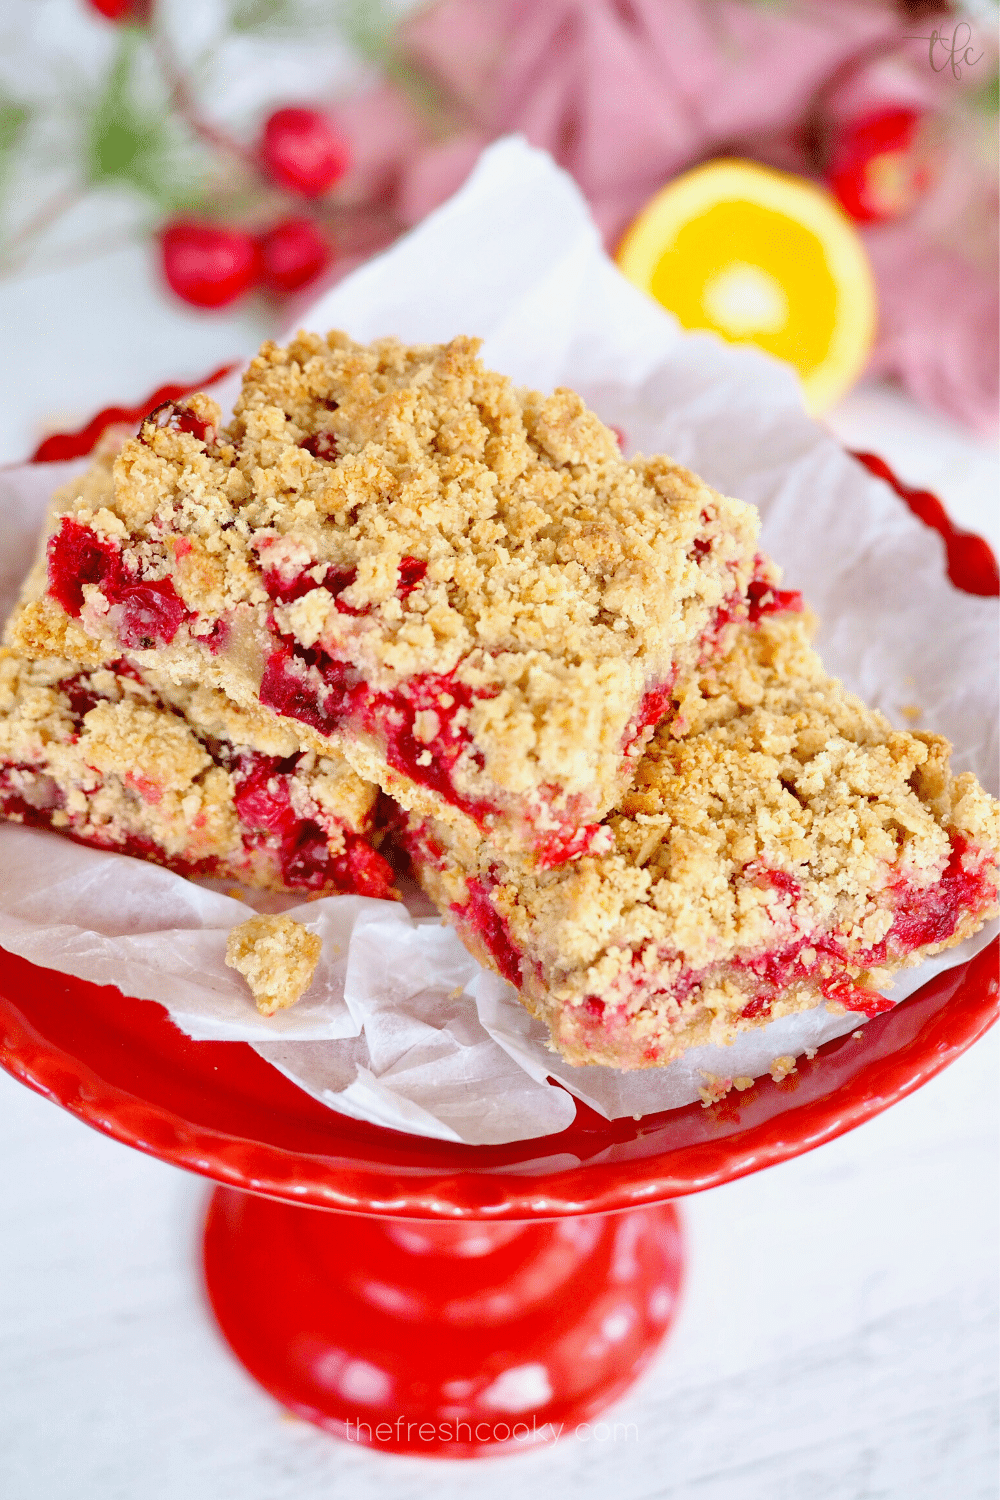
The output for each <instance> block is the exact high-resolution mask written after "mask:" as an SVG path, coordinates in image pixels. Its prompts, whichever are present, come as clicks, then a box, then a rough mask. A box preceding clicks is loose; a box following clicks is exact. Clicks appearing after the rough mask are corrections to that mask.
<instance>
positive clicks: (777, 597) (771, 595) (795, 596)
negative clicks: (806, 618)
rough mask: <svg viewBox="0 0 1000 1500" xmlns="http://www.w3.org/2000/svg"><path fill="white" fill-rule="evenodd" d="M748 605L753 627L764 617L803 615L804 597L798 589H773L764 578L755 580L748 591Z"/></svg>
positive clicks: (749, 617)
mask: <svg viewBox="0 0 1000 1500" xmlns="http://www.w3.org/2000/svg"><path fill="white" fill-rule="evenodd" d="M747 604H748V610H747V618H748V620H749V621H750V624H751V625H755V624H756V623H757V621H758V620H760V619H763V617H764V615H780V614H784V613H786V612H787V613H790V614H801V613H802V595H801V594H800V593H799V591H798V589H776V588H772V586H771V584H769V583H765V582H764V580H763V579H762V578H755V579H754V580H753V582H752V583H751V584H750V586H749V588H748V589H747Z"/></svg>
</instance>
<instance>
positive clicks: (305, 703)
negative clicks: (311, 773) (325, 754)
mask: <svg viewBox="0 0 1000 1500" xmlns="http://www.w3.org/2000/svg"><path fill="white" fill-rule="evenodd" d="M332 665H333V663H331V666H332ZM259 697H260V701H261V703H263V704H264V706H265V707H266V708H273V709H274V711H275V712H276V713H279V714H284V716H285V717H286V718H289V719H298V720H300V722H301V723H303V724H311V725H312V727H313V728H314V729H318V730H319V732H320V734H329V733H330V732H331V731H332V730H333V729H334V728H335V726H336V725H337V723H338V722H339V721H340V719H341V718H342V717H343V708H344V703H343V695H342V694H338V693H337V692H336V691H334V692H332V693H331V692H329V691H327V688H326V684H325V683H322V684H317V683H315V682H314V681H312V679H311V676H309V675H307V674H306V670H305V667H304V666H303V665H302V664H301V663H298V662H296V660H295V658H294V657H293V656H292V654H291V653H290V652H287V651H272V653H271V655H270V656H269V657H268V659H267V665H266V666H265V668H264V675H263V677H262V678H261V683H260V692H259Z"/></svg>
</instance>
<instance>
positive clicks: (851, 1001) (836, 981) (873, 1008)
mask: <svg viewBox="0 0 1000 1500" xmlns="http://www.w3.org/2000/svg"><path fill="white" fill-rule="evenodd" d="M820 989H821V990H822V991H823V994H824V995H825V996H826V998H827V1000H836V1001H837V1002H838V1003H839V1004H840V1005H843V1006H844V1007H846V1009H847V1010H850V1011H854V1012H855V1013H856V1014H857V1015H859V1016H867V1017H868V1019H869V1020H871V1018H872V1016H878V1015H881V1014H882V1012H883V1011H886V1010H892V1007H893V1005H894V1003H895V1002H894V1001H892V1000H887V999H886V998H885V996H884V995H879V994H878V993H877V992H876V991H875V990H866V989H864V988H862V986H861V985H858V984H855V983H854V981H853V980H852V979H851V978H849V976H848V975H847V974H836V975H834V976H833V977H832V978H831V979H824V980H821V982H820ZM744 1014H746V1012H744Z"/></svg>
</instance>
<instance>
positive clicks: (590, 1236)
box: [0, 392, 998, 1457]
mask: <svg viewBox="0 0 1000 1500" xmlns="http://www.w3.org/2000/svg"><path fill="white" fill-rule="evenodd" d="M157 394H158V395H159V394H161V393H157ZM171 394H173V392H171ZM143 414H144V413H143V411H142V410H140V409H136V411H135V412H129V413H128V414H127V415H128V418H129V419H132V418H137V417H138V416H141V415H143ZM122 416H123V413H121V412H119V411H116V412H114V414H113V416H112V417H111V419H112V420H120V419H121V418H122ZM101 428H102V422H101V419H100V418H95V420H94V422H92V423H90V424H89V425H88V427H87V428H86V429H85V430H84V431H83V433H81V434H78V435H73V436H71V437H70V438H68V439H66V440H64V441H62V442H61V444H59V445H56V446H55V451H51V452H48V453H46V454H45V455H43V457H51V458H69V457H74V456H77V454H79V453H85V452H87V451H89V448H90V446H91V445H92V444H93V442H94V441H95V440H96V437H97V436H98V435H99V432H100V430H101ZM74 442H75V443H76V445H77V446H76V447H74V446H73V443H74ZM862 461H864V462H865V463H866V464H867V465H868V466H869V467H872V468H875V466H876V465H877V466H878V468H877V470H876V472H879V473H880V474H881V477H884V478H888V479H889V480H890V482H894V481H893V479H892V476H891V475H890V474H888V471H885V467H884V465H881V463H880V461H879V460H877V459H872V458H871V457H870V456H868V455H865V456H863V459H862ZM899 489H900V493H901V494H903V497H904V498H905V499H907V500H908V503H910V504H912V505H913V507H914V509H917V510H918V513H921V512H920V509H919V506H920V505H922V506H923V509H924V511H925V512H926V511H928V506H927V503H926V502H928V501H930V502H933V505H937V502H936V501H934V498H933V496H925V495H923V493H922V492H909V493H907V492H905V491H904V490H903V489H902V487H899ZM914 496H915V497H916V503H915V501H914V499H913V497H914ZM938 510H939V511H940V507H939V506H938ZM943 516H944V513H943V511H941V512H940V517H942V518H943ZM923 518H924V519H926V520H928V522H929V524H933V525H937V526H938V529H939V530H941V531H942V535H944V536H945V540H946V545H947V549H948V566H949V572H950V575H951V577H952V579H953V581H954V582H956V583H957V584H959V586H960V587H966V588H969V589H970V591H972V592H976V593H983V594H986V593H991V592H995V591H996V573H995V562H994V561H993V559H992V554H990V552H989V549H988V548H987V547H986V546H985V543H982V542H980V539H978V538H966V537H963V536H962V534H960V533H956V532H954V531H953V530H952V529H951V528H950V527H948V526H947V521H946V518H945V520H944V525H941V524H939V517H938V516H936V515H935V514H934V513H933V510H932V508H931V511H930V513H928V514H924V517H923ZM946 527H947V529H945V528H946ZM983 549H985V552H984V550H983ZM991 564H992V567H993V571H992V573H991V572H990V565H991ZM997 998H998V983H997V945H996V943H994V944H992V945H991V947H990V948H988V949H987V950H985V951H984V952H983V953H981V954H980V955H979V956H978V957H977V958H975V959H974V960H973V961H972V962H971V963H968V964H964V965H960V966H958V967H956V968H953V969H952V970H950V971H949V972H948V973H946V974H943V975H941V976H939V977H938V978H937V979H935V980H933V981H932V982H931V983H929V984H927V985H925V986H924V988H923V989H922V990H920V991H919V992H918V993H917V994H915V995H913V996H911V997H910V998H909V999H908V1000H905V1001H903V1002H902V1003H901V1004H900V1005H898V1006H897V1007H895V1009H893V1010H891V1011H889V1012H888V1013H886V1014H884V1015H882V1016H880V1017H877V1018H876V1019H874V1020H871V1021H869V1022H868V1023H867V1025H865V1026H864V1028H863V1030H862V1031H861V1032H860V1034H859V1035H858V1036H857V1037H855V1036H846V1037H842V1038H840V1039H838V1040H836V1041H833V1042H829V1043H828V1044H827V1045H826V1046H825V1047H822V1048H821V1049H820V1050H819V1052H818V1053H817V1054H816V1056H815V1057H814V1058H813V1059H812V1060H806V1059H804V1058H803V1059H801V1060H800V1061H799V1064H798V1070H797V1072H796V1073H794V1074H793V1075H791V1076H790V1077H788V1078H786V1079H785V1080H783V1081H782V1082H781V1083H777V1084H776V1083H773V1082H772V1081H771V1080H770V1079H764V1080H758V1081H757V1083H756V1084H755V1085H754V1087H753V1088H752V1089H750V1090H748V1091H747V1092H746V1093H743V1094H740V1095H738V1096H733V1095H730V1096H728V1097H727V1099H725V1100H723V1101H722V1102H721V1103H719V1104H717V1105H713V1106H712V1107H710V1108H708V1109H705V1108H703V1107H702V1106H701V1105H700V1104H694V1105H689V1106H687V1107H686V1108H684V1109H677V1110H671V1111H668V1112H666V1113H663V1114H658V1115H647V1116H644V1117H643V1118H642V1119H641V1120H639V1121H634V1120H631V1119H626V1120H616V1121H613V1122H610V1123H609V1122H608V1121H607V1120H604V1119H603V1118H601V1117H600V1116H598V1115H596V1114H595V1113H594V1112H593V1111H591V1110H590V1109H588V1108H586V1107H585V1106H584V1105H582V1104H578V1105H577V1115H576V1119H575V1120H574V1122H573V1124H572V1125H571V1126H570V1128H569V1129H567V1130H565V1131H563V1132H562V1133H561V1134H559V1135H554V1136H546V1137H544V1138H542V1139H540V1140H532V1141H518V1142H515V1143H512V1144H510V1145H506V1146H492V1147H487V1146H478V1147H472V1146H464V1145H453V1144H450V1143H444V1142H441V1141H434V1140H428V1139H425V1138H423V1137H420V1136H411V1135H404V1134H401V1133H398V1132H396V1131H392V1130H386V1129H383V1128H381V1127H378V1126H374V1125H366V1124H362V1123H359V1122H356V1121H353V1120H350V1119H347V1118H345V1117H343V1116H341V1115H338V1114H335V1113H334V1112H332V1111H331V1110H328V1109H326V1108H324V1107H323V1106H322V1105H321V1104H319V1103H317V1102H316V1101H315V1100H314V1099H312V1098H311V1097H310V1096H309V1095H308V1094H306V1093H304V1092H303V1091H301V1090H300V1089H298V1088H296V1087H295V1086H294V1085H293V1084H292V1083H290V1082H289V1081H288V1080H287V1079H286V1078H285V1077H284V1076H283V1075H282V1074H281V1073H279V1072H278V1071H277V1070H276V1069H275V1068H272V1067H271V1066H269V1065H268V1064H267V1063H265V1062H264V1061H263V1060H262V1059H261V1058H260V1057H259V1056H258V1055H257V1054H256V1053H255V1052H254V1051H253V1050H252V1048H251V1047H249V1046H248V1045H246V1044H245V1043H241V1042H194V1041H191V1040H190V1039H189V1038H187V1037H186V1036H184V1035H183V1034H182V1033H181V1032H180V1031H178V1030H177V1029H176V1027H175V1026H174V1025H173V1024H172V1022H171V1021H170V1019H169V1017H168V1015H167V1012H166V1011H165V1010H164V1009H163V1008H162V1007H161V1006H159V1005H157V1004H155V1003H154V1002H152V1001H142V1000H134V999H129V998H126V997H125V996H123V995H121V994H120V993H119V992H118V991H117V990H115V989H113V988H98V987H97V986H94V985H91V984H87V983H84V982H83V981H81V980H77V979H74V978H70V977H67V976H65V975H61V974H55V973H53V972H51V971H49V970H44V969H38V968H35V967H33V966H32V965H30V964H28V963H26V962H24V961H23V960H21V959H17V958H15V957H12V956H11V955H9V954H7V953H4V952H3V951H2V950H0V1064H2V1066H3V1067H4V1068H5V1069H6V1070H7V1071H8V1072H9V1073H11V1074H12V1075H13V1076H14V1077H15V1078H17V1079H19V1080H20V1081H21V1082H23V1083H25V1084H27V1085H28V1086H29V1087H30V1088H33V1089H35V1090H37V1091H38V1092H39V1093H41V1094H44V1095H46V1096H47V1097H48V1098H49V1099H51V1100H53V1102H54V1103H57V1104H61V1105H62V1106H63V1108H65V1109H68V1110H69V1111H71V1113H73V1114H75V1115H77V1116H78V1117H79V1118H80V1119H81V1120H84V1121H85V1122H86V1123H87V1124H89V1125H92V1126H94V1127H95V1128H96V1129H98V1130H100V1131H102V1132H104V1134H106V1135H109V1136H111V1137H113V1138H114V1139H115V1140H118V1141H122V1142H124V1143H125V1144H126V1145H129V1146H134V1147H136V1148H137V1149H138V1150H140V1151H145V1152H147V1153H149V1154H150V1155H153V1156H157V1157H159V1158H160V1159H161V1160H163V1161H168V1162H172V1163H173V1164H174V1165H176V1166H179V1167H185V1168H187V1169H188V1170H190V1171H192V1172H198V1173H201V1174H202V1175H203V1176H205V1177H209V1178H211V1179H213V1180H214V1181H215V1182H216V1183H217V1184H218V1186H217V1187H216V1188H215V1191H214V1193H213V1195H212V1199H211V1203H210V1206H209V1210H208V1217H207V1221H206V1226H205V1240H204V1267H205V1277H206V1282H207V1287H208V1295H209V1298H210V1300H211V1304H212V1307H213V1309H214V1312H215V1315H216V1318H217V1319H218V1322H219V1324H220V1326H221V1328H222V1331H223V1333H224V1334H225V1336H226V1338H227V1339H228V1341H229V1343H230V1345H231V1347H232V1349H233V1351H234V1353H235V1354H236V1356H237V1357H238V1358H239V1359H240V1360H241V1361H242V1363H243V1364H244V1365H245V1366H246V1368H247V1369H248V1370H249V1372H250V1373H251V1374H252V1375H253V1376H254V1377H255V1378H256V1379H257V1380H258V1381H259V1382H260V1384H261V1385H263V1386H264V1387H265V1388H266V1389H267V1390H268V1391H270V1392H271V1393H272V1395H274V1396H275V1397H276V1398H277V1400H278V1401H280V1402H281V1403H282V1405H283V1406H285V1407H286V1408H288V1409H289V1410H290V1411H292V1412H294V1413H296V1414H297V1415H299V1416H302V1417H305V1418H307V1419H308V1420H309V1421H312V1422H315V1423H317V1424H318V1425H320V1426H322V1427H324V1428H326V1429H327V1430H329V1431H330V1432H333V1433H336V1434H338V1435H341V1436H343V1437H347V1438H350V1439H351V1440H352V1441H354V1442H363V1443H367V1444H369V1445H371V1446H373V1447H375V1448H377V1449H391V1450H394V1451H397V1452H399V1451H409V1452H418V1453H423V1454H432V1453H433V1454H437V1455H439V1456H452V1457H469V1456H474V1455H478V1454H484V1453H489V1452H491V1451H493V1452H496V1451H500V1450H503V1451H510V1448H511V1446H517V1445H518V1444H525V1445H528V1444H531V1443H533V1442H535V1441H539V1440H546V1441H550V1440H551V1439H552V1438H553V1437H554V1436H556V1435H558V1433H560V1432H562V1431H564V1430H567V1429H570V1430H571V1429H572V1428H573V1427H574V1426H575V1425H576V1424H578V1423H580V1422H582V1421H586V1420H589V1419H590V1418H591V1417H593V1416H594V1415H595V1414H596V1413H597V1412H599V1411H600V1410H601V1409H602V1408H603V1407H605V1406H606V1405H607V1404H608V1403H609V1402H611V1401H612V1400H614V1398H615V1397H616V1396H618V1395H619V1394H620V1393H621V1392H622V1391H624V1390H625V1389H626V1387H627V1386H628V1385H629V1384H630V1383H631V1382H632V1381H633V1380H634V1379H635V1378H636V1376H637V1375H638V1374H639V1373H640V1372H641V1370H642V1369H643V1368H644V1367H645V1365H646V1364H647V1363H648V1362H649V1360H650V1359H651V1358H652V1355H653V1353H654V1352H655V1350H656V1348H657V1346H658V1345H659V1343H660V1341H661V1340H662V1338H663V1336H664V1334H665V1333H666V1331H667V1329H668V1327H669V1325H670V1322H671V1319H672V1317H673V1314H674V1310H675V1307H676V1303H677V1296H678V1291H679V1287H680V1281H681V1268H682V1252H681V1243H680V1234H679V1227H678V1221H677V1216H676V1212H675V1210H674V1207H673V1204H672V1201H671V1200H673V1199H674V1198H678V1197H682V1196H684V1195H685V1194H688V1193H696V1192H700V1191H702V1190H703V1189H705V1188H710V1187H715V1186H718V1185H720V1184H721V1183H724V1182H729V1181H731V1180H732V1179H734V1178H736V1177H741V1176H744V1175H746V1174H748V1173H751V1172H759V1171H761V1170H762V1169H763V1168H765V1167H768V1166H772V1165H774V1164H775V1163H777V1162H781V1161H786V1160H788V1159H789V1158H790V1157H793V1156H797V1155H800V1154H801V1153H802V1152H805V1151H810V1150H812V1149H813V1148H814V1147H816V1146H819V1145H822V1144H823V1143H824V1142H825V1141H829V1140H832V1139H834V1137H836V1136H838V1135H842V1134H843V1133H844V1132H845V1131H848V1130H852V1129H854V1127H855V1126H857V1125H860V1124H862V1123H863V1122H864V1121H865V1120H869V1119H871V1118H872V1117H873V1116H874V1115H877V1114H879V1113H880V1112H881V1111H882V1110H884V1109H887V1108H888V1107H889V1106H890V1105H891V1104H894V1103H896V1101H897V1100H899V1099H902V1098H904V1097H905V1096H906V1095H907V1094H909V1093H911V1092H912V1091H913V1090H914V1089H917V1088H919V1087H920V1086H921V1085H922V1084H924V1083H926V1082H927V1081H928V1080H929V1079H931V1078H932V1077H934V1075H935V1074H936V1073H938V1072H940V1071H941V1069H942V1068H944V1067H946V1066H947V1065H948V1064H949V1063H950V1062H952V1061H954V1059H955V1058H957V1057H958V1056H959V1055H960V1054H961V1053H962V1052H964V1051H965V1050H966V1048H968V1047H969V1046H971V1045H972V1043H973V1042H975V1041H976V1040H977V1038H978V1037H980V1036H981V1035H982V1034H983V1033H984V1032H985V1031H986V1030H987V1029H988V1028H989V1026H991V1025H992V1024H993V1022H994V1021H995V1019H996V1016H997V1010H998V1003H997ZM553 1086H555V1085H553Z"/></svg>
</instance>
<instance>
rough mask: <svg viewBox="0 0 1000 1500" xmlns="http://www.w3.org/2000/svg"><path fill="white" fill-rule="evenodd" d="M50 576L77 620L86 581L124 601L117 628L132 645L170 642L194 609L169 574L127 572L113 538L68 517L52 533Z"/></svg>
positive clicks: (52, 589) (58, 596)
mask: <svg viewBox="0 0 1000 1500" xmlns="http://www.w3.org/2000/svg"><path fill="white" fill-rule="evenodd" d="M48 576H49V592H50V593H51V594H52V596H53V598H55V599H56V600H58V602H59V603H60V604H61V605H62V607H63V609H64V610H65V611H66V613H67V614H68V615H72V616H73V618H74V619H75V618H76V617H77V616H78V615H79V613H80V611H81V609H82V608H83V586H84V584H86V583H92V584H95V585H96V586H97V587H98V588H99V589H100V591H101V593H102V594H103V595H104V597H105V599H107V601H108V603H109V604H110V605H120V606H121V613H120V617H119V619H118V621H117V629H116V633H117V636H118V639H119V641H120V642H121V644H122V645H123V646H128V647H130V648H132V649H133V650H141V649H148V648H149V647H152V646H155V645H158V644H161V643H162V644H164V645H167V644H169V643H170V641H172V640H173V638H174V636H175V635H176V634H177V631H178V629H179V627H180V625H181V623H182V622H183V621H184V620H185V619H187V618H188V617H189V614H190V611H189V610H188V608H187V606H186V605H185V603H184V601H183V600H182V599H180V598H179V597H178V595H177V593H176V591H175V589H174V586H173V584H172V583H171V581H170V579H169V578H163V579H158V580H155V581H153V582H151V583H144V582H143V581H142V579H140V578H137V577H135V576H134V575H133V574H131V573H130V572H129V571H128V569H127V567H126V565H125V559H124V558H123V557H122V554H121V553H120V552H119V550H118V548H117V547H116V546H115V545H114V543H113V542H109V541H105V540H104V538H102V537H99V536H98V535H97V534H96V532H94V531H91V529H90V527H89V526H81V525H80V523H79V522H78V521H74V520H72V519H71V518H70V517H69V516H64V517H63V519H62V522H61V523H60V526H59V530H58V531H57V532H56V533H55V534H54V535H53V536H52V537H50V538H49V544H48Z"/></svg>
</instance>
